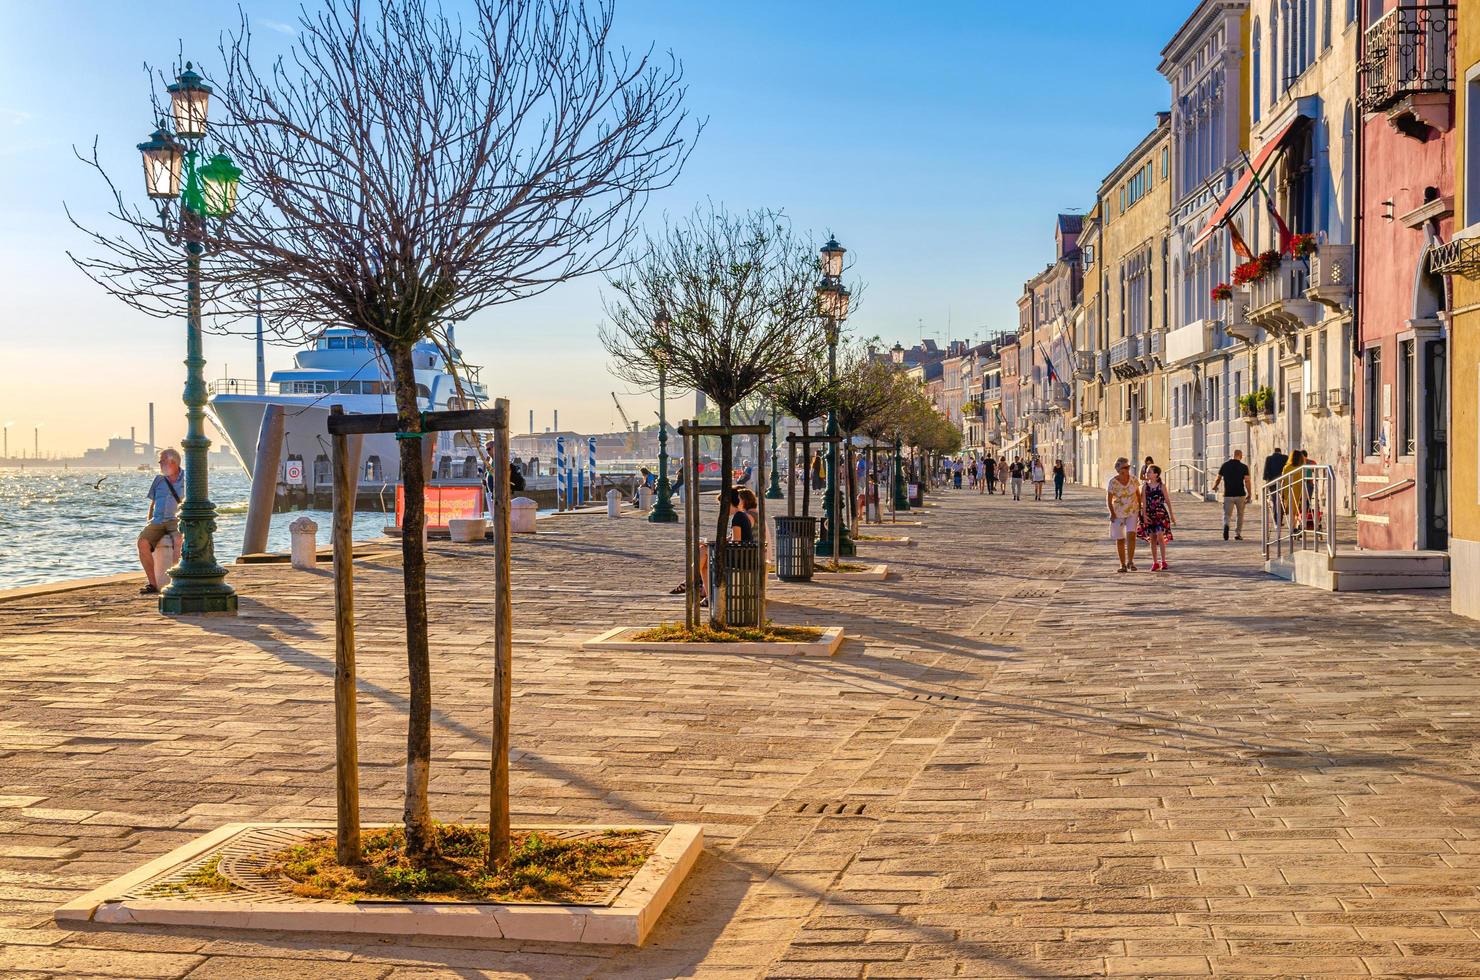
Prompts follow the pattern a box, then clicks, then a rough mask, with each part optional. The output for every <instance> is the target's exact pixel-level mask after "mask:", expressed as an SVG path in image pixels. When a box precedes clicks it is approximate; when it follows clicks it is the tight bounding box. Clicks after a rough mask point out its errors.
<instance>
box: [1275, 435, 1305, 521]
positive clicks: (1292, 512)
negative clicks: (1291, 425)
mask: <svg viewBox="0 0 1480 980" xmlns="http://www.w3.org/2000/svg"><path fill="white" fill-rule="evenodd" d="M1303 469H1305V453H1303V452H1301V451H1300V450H1299V449H1293V450H1291V451H1290V458H1289V459H1288V460H1286V461H1285V468H1284V469H1283V470H1281V471H1280V476H1282V477H1283V476H1289V475H1290V474H1292V473H1295V474H1298V473H1300V472H1301V471H1302V470H1303ZM1278 496H1279V498H1280V500H1279V503H1280V504H1282V505H1283V506H1284V510H1285V517H1286V518H1287V519H1288V520H1289V521H1290V524H1291V527H1292V528H1294V529H1302V528H1304V527H1305V481H1304V480H1303V479H1298V478H1292V479H1289V480H1286V481H1285V489H1284V491H1283V492H1282V493H1280V494H1279V495H1278Z"/></svg>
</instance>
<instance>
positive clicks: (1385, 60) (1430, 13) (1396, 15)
mask: <svg viewBox="0 0 1480 980" xmlns="http://www.w3.org/2000/svg"><path fill="white" fill-rule="evenodd" d="M1456 19H1457V18H1456V17H1455V8H1454V7H1452V6H1441V5H1438V4H1428V5H1424V6H1412V7H1408V6H1400V7H1395V8H1394V9H1392V10H1389V11H1388V12H1387V13H1386V14H1384V15H1383V16H1382V17H1381V18H1379V19H1378V20H1377V21H1376V22H1375V23H1374V24H1373V25H1372V26H1371V27H1369V28H1367V38H1366V40H1367V45H1366V47H1367V53H1366V55H1365V56H1364V57H1363V58H1362V63H1361V76H1360V81H1359V82H1358V101H1359V102H1360V104H1361V107H1362V111H1363V112H1378V111H1381V110H1384V109H1388V108H1390V107H1392V106H1393V104H1394V103H1396V102H1398V101H1400V100H1401V99H1403V98H1404V97H1406V96H1410V95H1416V94H1421V93H1426V92H1437V93H1447V92H1449V91H1451V90H1453V88H1454V67H1453V60H1454V34H1455V22H1456Z"/></svg>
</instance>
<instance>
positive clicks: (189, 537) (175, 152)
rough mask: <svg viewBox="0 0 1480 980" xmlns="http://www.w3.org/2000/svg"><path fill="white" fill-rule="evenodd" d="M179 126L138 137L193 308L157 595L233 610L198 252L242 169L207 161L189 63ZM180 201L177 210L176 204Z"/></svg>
mask: <svg viewBox="0 0 1480 980" xmlns="http://www.w3.org/2000/svg"><path fill="white" fill-rule="evenodd" d="M168 91H169V93H170V110H171V115H172V116H173V117H174V132H171V131H170V128H169V125H170V124H169V121H168V120H161V121H160V124H159V128H158V129H156V130H155V131H154V132H153V134H151V135H150V137H149V139H148V140H146V141H145V142H143V143H140V144H139V152H140V153H141V154H142V155H143V158H144V186H145V190H146V191H147V193H148V194H149V196H150V197H151V198H153V199H154V201H155V204H156V205H157V206H158V208H159V217H160V228H161V230H162V231H163V232H164V235H165V237H166V239H167V240H168V241H169V242H170V243H171V244H178V245H183V246H184V248H185V266H186V273H185V275H186V289H187V295H188V303H187V305H188V309H187V311H186V331H185V368H186V375H185V398H184V400H185V438H184V439H183V440H182V441H181V445H182V446H183V447H184V450H185V454H184V455H185V499H184V500H183V501H182V502H181V505H180V531H181V535H182V536H183V538H184V548H183V550H182V553H181V555H180V562H179V564H177V565H176V566H175V567H174V568H171V569H170V573H169V574H170V584H169V585H168V586H166V587H165V589H164V591H163V593H162V594H161V595H160V597H159V611H160V612H162V613H164V614H165V615H170V616H175V615H180V614H184V613H225V614H229V615H234V614H235V613H236V592H235V591H234V590H233V589H232V588H231V586H229V585H227V584H226V569H224V568H222V567H221V566H220V565H219V564H217V562H216V544H215V540H214V535H215V531H216V506H215V505H214V504H212V503H211V500H210V463H209V460H208V458H207V453H208V452H209V451H210V448H211V440H210V439H208V438H207V437H206V433H205V407H206V382H205V364H206V361H205V356H204V354H203V353H202V350H201V314H200V257H201V256H202V255H203V254H205V250H206V246H205V241H206V230H207V228H206V223H207V221H208V220H210V219H211V218H218V219H225V218H226V217H227V216H228V215H230V214H231V212H232V211H233V210H235V208H236V189H237V182H238V181H239V180H240V179H241V175H242V172H241V170H240V169H238V168H237V167H236V166H235V165H234V164H233V163H232V162H231V159H230V158H229V157H227V156H225V155H223V154H217V155H216V156H213V157H211V159H210V161H209V162H205V163H202V161H201V158H202V156H203V152H202V149H201V142H202V140H204V138H205V135H206V110H207V107H208V106H209V103H210V97H211V87H210V86H209V85H207V84H206V83H205V80H204V79H202V78H201V77H200V75H198V74H196V73H195V70H194V68H193V67H192V66H191V65H190V64H189V63H188V62H187V63H186V65H185V71H184V72H182V73H181V74H180V76H179V77H178V78H177V79H176V80H175V84H173V85H170V86H169V87H168ZM174 204H178V205H179V208H178V210H175V209H174V208H173V207H172V205H174Z"/></svg>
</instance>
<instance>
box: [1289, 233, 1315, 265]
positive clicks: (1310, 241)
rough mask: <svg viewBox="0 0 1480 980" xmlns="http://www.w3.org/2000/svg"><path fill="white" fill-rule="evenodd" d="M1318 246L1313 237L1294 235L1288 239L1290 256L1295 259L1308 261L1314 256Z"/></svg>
mask: <svg viewBox="0 0 1480 980" xmlns="http://www.w3.org/2000/svg"><path fill="white" fill-rule="evenodd" d="M1318 248H1319V245H1318V244H1317V243H1316V236H1315V235H1310V234H1306V235H1296V236H1295V237H1294V238H1292V239H1290V254H1291V255H1293V256H1295V258H1297V259H1308V258H1310V257H1311V256H1312V255H1314V254H1316V250H1317V249H1318Z"/></svg>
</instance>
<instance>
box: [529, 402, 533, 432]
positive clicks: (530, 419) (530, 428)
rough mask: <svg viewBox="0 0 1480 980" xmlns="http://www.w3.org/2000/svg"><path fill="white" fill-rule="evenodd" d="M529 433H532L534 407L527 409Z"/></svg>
mask: <svg viewBox="0 0 1480 980" xmlns="http://www.w3.org/2000/svg"><path fill="white" fill-rule="evenodd" d="M529 434H530V435H534V409H532V408H531V409H530V410H529Z"/></svg>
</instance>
